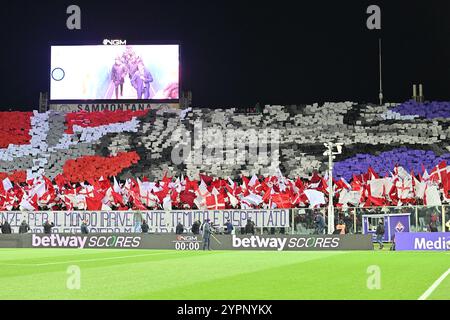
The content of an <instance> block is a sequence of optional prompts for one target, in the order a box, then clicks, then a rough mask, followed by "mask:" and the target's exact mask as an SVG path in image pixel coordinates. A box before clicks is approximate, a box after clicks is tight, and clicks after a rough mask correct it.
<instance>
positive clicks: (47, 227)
mask: <svg viewBox="0 0 450 320" xmlns="http://www.w3.org/2000/svg"><path fill="white" fill-rule="evenodd" d="M42 226H43V227H44V234H51V233H52V228H53V227H54V226H55V224H54V223H53V222H52V223H50V222H48V220H47V221H45V223H44V224H43V225H42Z"/></svg>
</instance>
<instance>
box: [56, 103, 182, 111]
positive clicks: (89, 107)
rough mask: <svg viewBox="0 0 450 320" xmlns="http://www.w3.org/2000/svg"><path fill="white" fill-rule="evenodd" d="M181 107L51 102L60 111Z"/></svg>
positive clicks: (169, 105) (176, 106) (151, 104)
mask: <svg viewBox="0 0 450 320" xmlns="http://www.w3.org/2000/svg"><path fill="white" fill-rule="evenodd" d="M161 108H169V109H179V108H180V105H179V104H178V103H86V104H51V105H49V109H50V110H54V111H59V112H82V111H85V112H100V111H144V110H153V109H156V110H158V109H161Z"/></svg>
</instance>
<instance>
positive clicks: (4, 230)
mask: <svg viewBox="0 0 450 320" xmlns="http://www.w3.org/2000/svg"><path fill="white" fill-rule="evenodd" d="M0 229H1V230H2V233H3V234H11V225H10V224H9V222H8V221H5V222H4V223H3V224H2V225H0Z"/></svg>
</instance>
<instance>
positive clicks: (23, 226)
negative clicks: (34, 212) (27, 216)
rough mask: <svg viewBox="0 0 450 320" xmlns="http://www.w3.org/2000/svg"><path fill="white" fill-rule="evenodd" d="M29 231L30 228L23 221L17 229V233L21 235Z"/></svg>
mask: <svg viewBox="0 0 450 320" xmlns="http://www.w3.org/2000/svg"><path fill="white" fill-rule="evenodd" d="M30 230H31V228H30V226H29V225H28V223H27V222H26V221H25V220H23V221H22V223H21V224H20V227H19V233H21V234H23V233H28V231H30Z"/></svg>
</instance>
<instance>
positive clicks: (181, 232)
mask: <svg viewBox="0 0 450 320" xmlns="http://www.w3.org/2000/svg"><path fill="white" fill-rule="evenodd" d="M183 232H184V227H183V225H182V224H181V222H178V224H177V227H176V230H175V233H176V234H183Z"/></svg>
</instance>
